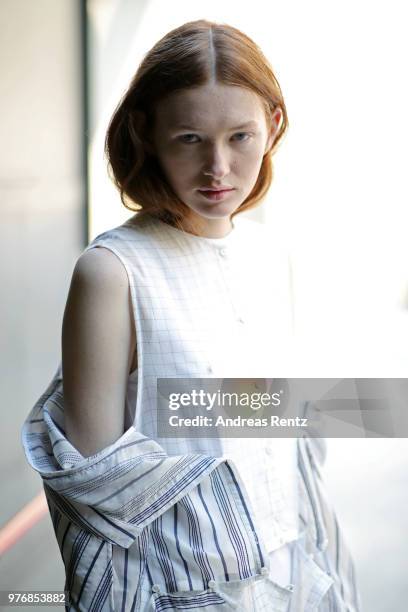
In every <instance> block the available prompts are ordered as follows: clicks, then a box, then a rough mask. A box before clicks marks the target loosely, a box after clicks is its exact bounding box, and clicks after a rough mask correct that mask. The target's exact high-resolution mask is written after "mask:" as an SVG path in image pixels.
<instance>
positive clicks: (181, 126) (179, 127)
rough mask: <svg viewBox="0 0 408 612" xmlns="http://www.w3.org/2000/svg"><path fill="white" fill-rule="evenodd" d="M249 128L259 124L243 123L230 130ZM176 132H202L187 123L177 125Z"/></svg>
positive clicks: (255, 122) (254, 122)
mask: <svg viewBox="0 0 408 612" xmlns="http://www.w3.org/2000/svg"><path fill="white" fill-rule="evenodd" d="M247 127H258V122H257V121H247V122H246V123H241V125H237V126H236V127H232V128H229V131H232V130H242V129H243V128H247ZM173 129H175V130H193V131H194V130H198V131H202V130H201V128H200V127H198V126H195V127H194V126H191V125H186V124H185V123H183V124H180V125H176V126H174V128H173Z"/></svg>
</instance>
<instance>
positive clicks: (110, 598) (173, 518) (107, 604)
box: [23, 367, 360, 612]
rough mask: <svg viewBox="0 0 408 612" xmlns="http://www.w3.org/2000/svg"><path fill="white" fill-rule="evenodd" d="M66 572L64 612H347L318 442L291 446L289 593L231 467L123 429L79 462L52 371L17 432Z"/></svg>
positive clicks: (342, 552) (347, 588)
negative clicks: (295, 523)
mask: <svg viewBox="0 0 408 612" xmlns="http://www.w3.org/2000/svg"><path fill="white" fill-rule="evenodd" d="M23 445H24V449H25V452H26V456H27V459H28V461H29V463H30V464H31V466H32V467H33V468H34V469H35V470H37V471H38V472H39V474H40V475H41V477H42V480H43V483H44V488H45V493H46V496H47V500H48V504H49V509H50V514H51V517H52V521H53V526H54V530H55V534H56V537H57V540H58V544H59V547H60V551H61V555H62V559H63V562H64V565H65V570H66V584H65V588H66V590H68V591H69V593H70V597H71V604H70V605H69V606H68V607H67V609H69V610H87V611H93V612H97V611H98V612H99V611H101V610H103V611H105V610H106V611H107V610H120V611H122V612H125V611H141V612H153V611H162V610H163V611H164V610H166V611H169V610H170V611H173V610H192V609H194V610H205V612H221V611H223V610H242V611H245V612H252V611H254V612H259V611H261V610H262V611H265V612H266V611H268V612H270V611H278V612H287V611H288V610H290V612H302V611H305V612H309V611H311V610H318V611H319V612H323V611H324V612H329V611H339V612H343V611H344V612H345V611H348V612H355V611H358V610H360V605H359V599H358V593H357V590H356V584H355V575H354V567H353V563H352V561H351V558H350V556H349V554H348V551H347V548H346V547H345V545H344V542H343V540H342V538H341V534H340V532H339V529H338V525H337V521H336V518H335V515H334V513H333V512H332V510H331V508H330V506H329V504H328V503H327V500H326V498H325V495H324V487H323V485H322V480H321V475H320V469H321V464H322V462H323V460H324V453H325V448H324V443H323V440H319V439H305V438H301V439H299V440H298V460H299V464H298V465H299V496H300V502H301V503H300V506H299V519H300V523H301V526H302V533H301V537H300V539H299V540H297V541H295V542H292V543H291V549H292V572H293V579H292V584H289V585H285V586H284V585H279V584H277V583H276V582H274V581H273V580H272V579H271V577H270V575H269V566H270V559H271V557H270V555H271V554H273V553H270V554H269V555H268V553H267V551H266V548H265V545H264V543H263V541H262V538H260V537H259V533H258V531H257V526H256V522H255V520H254V517H253V513H252V509H251V505H250V502H249V499H248V496H247V493H246V490H245V485H244V483H243V482H242V480H241V478H240V475H239V473H238V470H237V469H236V467H235V466H234V463H233V462H232V461H227V460H225V459H223V458H220V457H211V456H206V455H199V454H197V455H180V456H169V455H167V454H166V452H164V450H163V449H162V448H161V447H160V446H159V445H158V444H157V443H156V442H155V441H154V440H152V439H149V438H147V437H146V436H144V435H142V434H140V433H139V432H137V431H136V429H135V428H134V427H133V426H132V427H130V428H129V429H128V430H127V431H126V432H125V433H124V434H123V436H122V437H121V438H120V439H119V440H117V441H116V442H115V443H114V444H112V445H111V446H109V447H108V448H106V449H104V450H103V451H101V452H99V453H97V454H96V455H94V456H92V457H88V458H84V457H82V456H81V455H80V454H79V453H78V451H77V450H76V449H75V448H74V447H73V446H72V445H71V444H70V442H69V441H68V439H67V438H66V436H65V434H64V431H63V393H62V378H61V368H60V367H59V368H58V370H57V372H56V374H55V376H54V378H53V380H52V381H51V383H50V385H49V387H48V388H47V390H46V392H45V393H44V394H43V395H42V396H41V397H40V399H39V400H38V402H37V403H36V405H35V406H34V408H33V409H32V411H31V413H30V415H29V416H28V418H27V420H26V422H25V423H24V426H23Z"/></svg>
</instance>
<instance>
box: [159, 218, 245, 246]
mask: <svg viewBox="0 0 408 612" xmlns="http://www.w3.org/2000/svg"><path fill="white" fill-rule="evenodd" d="M149 219H151V220H152V221H153V222H154V223H157V224H158V225H160V226H162V227H164V228H166V229H167V230H168V231H169V232H171V233H174V235H177V236H182V237H184V238H185V239H187V240H190V241H192V242H201V243H203V244H205V243H207V244H213V245H215V246H224V245H227V244H229V243H230V242H231V241H232V240H233V239H234V237H235V235H236V233H237V219H236V217H235V218H234V219H231V224H232V228H231V230H230V231H229V232H228V234H227V235H226V236H222V237H220V238H210V237H208V236H198V235H197V234H191V233H190V232H186V231H184V230H181V229H179V228H177V227H174V226H173V225H170V224H169V223H166V222H165V221H162V220H161V219H159V218H158V217H154V216H150V215H149Z"/></svg>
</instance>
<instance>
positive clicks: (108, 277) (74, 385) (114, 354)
mask: <svg viewBox="0 0 408 612" xmlns="http://www.w3.org/2000/svg"><path fill="white" fill-rule="evenodd" d="M135 345H136V338H135V332H134V325H133V318H132V312H131V301H130V292H129V282H128V278H127V274H126V270H125V269H124V267H123V265H122V263H121V262H120V261H119V259H118V258H117V257H116V256H115V255H114V254H113V253H112V252H111V251H109V250H108V249H104V248H94V249H90V250H88V251H86V252H85V253H83V254H82V255H81V257H80V258H79V259H78V261H77V264H76V266H75V269H74V272H73V275H72V281H71V286H70V290H69V294H68V299H67V304H66V307H65V312H64V319H63V325H62V369H63V389H64V413H65V426H66V436H67V438H68V439H69V440H70V442H71V443H72V444H73V445H74V446H75V448H77V450H79V452H80V453H81V454H82V455H83V456H84V457H87V456H90V455H93V454H95V453H97V452H98V451H100V450H102V449H103V448H105V447H106V446H108V445H109V444H112V443H113V442H115V441H116V440H117V439H118V438H119V437H120V436H121V435H122V434H123V432H124V417H125V398H126V387H127V378H128V374H129V371H130V369H131V363H132V357H133V355H134V350H135Z"/></svg>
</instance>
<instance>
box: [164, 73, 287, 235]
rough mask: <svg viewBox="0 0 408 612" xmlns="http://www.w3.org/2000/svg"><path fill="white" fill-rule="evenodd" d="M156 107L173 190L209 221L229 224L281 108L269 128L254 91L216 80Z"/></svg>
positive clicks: (213, 224)
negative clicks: (223, 83) (216, 81)
mask: <svg viewBox="0 0 408 612" xmlns="http://www.w3.org/2000/svg"><path fill="white" fill-rule="evenodd" d="M155 110H156V112H155V125H154V130H153V135H152V144H153V149H154V153H155V154H156V156H157V158H158V160H159V162H160V165H161V167H162V169H163V171H164V174H165V175H166V178H167V180H168V181H169V183H170V185H171V186H172V188H173V190H174V192H175V193H176V194H177V196H178V197H179V198H180V199H181V200H182V201H183V202H184V203H185V204H186V205H187V206H188V207H189V208H190V210H192V211H193V212H194V213H195V214H196V215H198V216H199V217H200V219H201V220H203V219H205V220H206V222H207V225H208V227H213V228H214V227H216V226H217V227H221V226H223V227H225V228H227V227H230V220H229V219H230V215H231V214H232V213H233V212H234V211H235V210H236V209H237V208H238V207H239V206H240V205H241V204H242V202H243V201H244V200H245V199H246V198H247V196H248V195H249V194H250V193H251V191H252V189H253V187H254V185H255V183H256V180H257V178H258V174H259V170H260V167H261V164H262V158H263V156H264V155H265V153H266V152H267V151H268V149H269V148H270V146H271V145H272V143H273V137H274V135H275V133H276V130H277V128H278V126H279V122H280V118H281V111H280V109H279V108H277V109H276V110H275V113H274V115H273V120H272V128H271V129H270V130H268V127H267V123H266V118H265V112H264V109H263V106H262V102H261V100H260V98H259V97H258V96H257V95H256V94H255V93H254V92H252V91H250V90H247V89H244V88H242V87H235V86H230V85H222V84H219V83H215V84H213V83H211V84H206V85H203V86H200V87H196V88H191V89H185V90H182V91H179V92H175V93H173V94H171V95H170V96H168V97H167V98H166V99H164V100H161V101H160V102H159V103H158V104H157V106H156V109H155ZM211 190H213V191H211ZM214 190H221V191H218V192H217V191H214Z"/></svg>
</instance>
